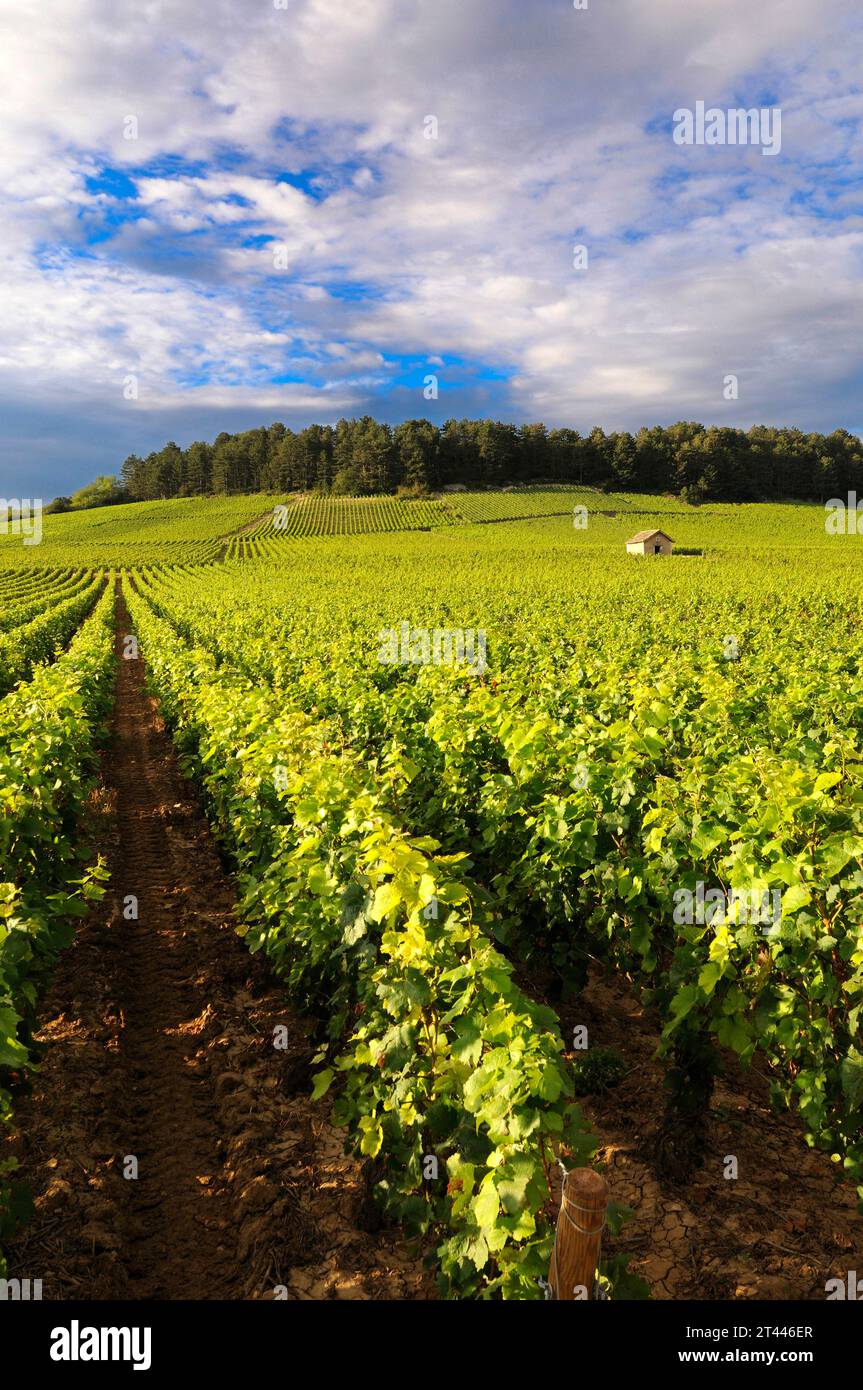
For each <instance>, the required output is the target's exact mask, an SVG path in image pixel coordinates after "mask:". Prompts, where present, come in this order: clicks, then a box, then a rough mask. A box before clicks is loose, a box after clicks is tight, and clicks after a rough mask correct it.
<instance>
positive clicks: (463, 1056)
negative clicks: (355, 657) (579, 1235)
mask: <svg viewBox="0 0 863 1390" xmlns="http://www.w3.org/2000/svg"><path fill="white" fill-rule="evenodd" d="M146 592H148V590H145V593H146ZM128 600H129V607H130V611H131V614H132V617H133V622H134V628H135V631H136V634H137V635H138V638H139V640H140V641H141V642H142V649H143V653H144V655H145V657H146V660H147V662H148V667H149V670H150V673H151V679H152V682H153V687H154V690H155V691H156V693H157V694H158V695H159V697H160V700H161V703H162V708H163V711H164V712H165V714H166V716H167V718H168V720H169V724H170V725H171V727H172V728H173V731H174V734H175V737H176V739H177V741H178V744H179V747H180V749H181V750H182V752H183V754H184V756H185V758H186V760H187V764H188V765H189V766H190V767H191V768H193V769H194V771H195V772H196V774H197V775H198V777H199V778H200V779H201V780H202V782H203V785H204V787H205V788H206V791H207V793H208V796H209V801H210V809H211V815H212V818H213V821H214V824H215V827H216V830H217V833H218V835H219V836H220V838H221V839H222V841H223V843H224V844H225V845H226V847H227V848H228V849H229V851H230V852H231V854H232V855H233V857H234V860H235V863H236V867H237V872H238V881H239V886H240V891H241V894H242V910H243V913H244V916H245V918H246V921H247V923H248V933H247V940H248V943H249V944H250V946H251V947H252V949H253V950H257V949H262V950H264V951H265V952H266V954H267V956H268V957H269V959H270V961H271V962H272V964H273V966H274V968H275V969H276V971H277V972H278V973H279V974H280V975H281V976H282V977H283V978H284V979H285V980H286V981H287V982H288V984H289V987H290V989H291V992H292V995H293V997H294V998H295V999H296V1000H297V1001H299V1002H301V1003H302V1004H304V1005H305V1006H307V1007H309V1008H311V1009H312V1010H317V1011H318V1012H320V1013H322V1014H323V1015H324V1017H325V1018H326V1019H327V1040H328V1041H327V1045H326V1047H325V1048H322V1050H321V1053H320V1054H319V1056H318V1058H317V1060H318V1063H319V1065H320V1067H321V1070H320V1071H319V1073H318V1077H317V1082H316V1094H318V1095H321V1094H323V1093H324V1092H325V1091H326V1090H327V1089H328V1088H329V1086H330V1084H331V1083H332V1082H333V1081H334V1080H335V1079H336V1078H338V1081H339V1089H338V1095H337V1099H336V1102H335V1109H334V1117H335V1118H336V1120H337V1122H338V1123H341V1124H343V1125H345V1126H346V1127H347V1129H348V1131H349V1133H350V1135H351V1137H352V1139H353V1142H354V1144H355V1146H356V1148H357V1150H358V1152H359V1153H361V1154H364V1155H366V1156H367V1157H369V1158H370V1159H372V1160H374V1161H375V1162H376V1164H377V1167H378V1174H379V1178H380V1182H379V1190H380V1191H381V1193H382V1194H383V1195H384V1196H385V1198H386V1200H387V1203H388V1206H389V1208H390V1210H391V1211H392V1212H393V1213H394V1214H395V1215H397V1216H399V1217H400V1218H401V1219H402V1220H403V1221H405V1222H406V1223H407V1224H408V1225H409V1226H410V1227H411V1228H413V1229H415V1230H418V1231H425V1230H429V1229H431V1230H432V1231H434V1232H435V1233H436V1234H437V1235H438V1237H439V1241H440V1243H439V1247H438V1255H439V1259H440V1269H441V1272H442V1277H443V1279H444V1280H445V1283H446V1285H447V1287H448V1288H449V1289H450V1290H452V1291H455V1292H458V1293H461V1294H466V1293H472V1292H481V1293H483V1294H485V1295H489V1294H492V1293H494V1292H499V1293H501V1294H502V1295H503V1296H504V1297H517V1298H536V1297H540V1296H541V1291H540V1287H539V1284H538V1282H537V1281H538V1280H539V1278H541V1277H544V1276H545V1274H546V1273H547V1269H548V1260H549V1254H550V1248H551V1238H552V1232H553V1215H554V1212H553V1208H552V1206H551V1205H550V1187H549V1178H550V1173H551V1171H552V1169H553V1167H554V1161H555V1158H556V1155H557V1154H558V1153H559V1152H560V1150H561V1146H563V1148H564V1151H565V1152H567V1153H568V1154H569V1155H570V1158H571V1161H572V1162H575V1163H579V1162H583V1161H585V1160H586V1159H587V1158H588V1157H589V1156H590V1154H591V1153H592V1152H593V1150H594V1148H595V1143H596V1141H595V1140H594V1139H593V1138H592V1136H591V1135H590V1134H589V1133H587V1132H586V1130H585V1128H584V1124H583V1122H582V1120H581V1117H580V1114H579V1111H578V1107H577V1106H576V1105H574V1104H573V1102H572V1100H571V1096H572V1083H571V1080H570V1078H569V1076H568V1072H567V1068H566V1066H565V1065H564V1063H563V1061H562V1057H561V1054H562V1051H563V1045H562V1042H561V1039H560V1036H559V1034H558V1032H557V1029H556V1026H555V1020H554V1017H553V1015H552V1014H551V1013H550V1012H549V1011H548V1010H547V1009H543V1008H540V1007H538V1006H537V1005H536V1004H534V1003H532V1002H531V1001H530V1000H529V999H528V998H526V997H525V995H524V994H522V992H521V991H520V990H519V989H518V987H517V986H516V985H515V984H514V982H513V978H512V966H511V965H510V963H509V962H508V961H507V960H506V959H505V958H504V957H503V956H502V955H501V954H500V953H499V952H498V951H497V950H496V948H495V947H494V945H493V943H492V941H491V939H490V937H489V934H488V925H489V918H488V913H487V909H486V906H485V898H484V894H483V893H482V892H481V891H479V890H478V889H477V887H476V886H475V885H474V884H473V883H472V881H471V879H470V878H469V877H468V872H469V869H470V861H469V859H468V858H467V856H466V855H465V854H464V853H463V852H456V853H453V854H447V855H444V856H442V855H440V854H439V853H438V846H437V843H436V841H435V840H434V839H432V838H429V837H428V836H422V835H407V834H405V832H404V829H403V828H402V826H401V824H400V822H399V819H398V816H397V813H396V812H395V811H394V810H393V807H394V806H396V805H397V804H398V801H399V799H400V797H401V796H402V795H403V793H404V791H405V790H406V788H407V786H408V783H409V781H410V777H411V775H412V774H411V770H410V768H409V767H407V766H404V767H403V766H401V765H399V764H398V763H397V762H392V763H391V764H390V765H389V767H388V768H387V770H386V773H385V774H384V775H383V776H380V775H378V776H376V775H375V770H374V769H370V768H369V766H368V765H367V763H366V761H365V760H364V759H363V758H362V757H361V756H357V755H355V754H353V753H351V752H349V751H348V750H340V749H339V734H338V730H337V729H336V728H335V726H334V725H333V723H332V722H331V721H328V720H325V719H319V718H315V717H314V715H309V714H306V713H304V712H303V711H301V710H300V709H299V708H297V707H296V706H295V705H292V703H291V702H290V700H289V699H288V698H287V697H286V695H285V693H284V692H282V693H281V694H280V695H279V696H278V697H276V696H274V695H273V694H272V693H270V692H268V691H266V690H262V689H261V688H260V687H259V686H257V685H255V684H253V683H252V682H251V681H250V680H249V679H248V678H247V677H245V676H243V675H242V674H241V673H240V672H238V671H237V669H236V668H235V667H234V666H233V665H232V664H230V663H229V662H227V661H223V662H221V663H220V664H217V663H216V661H215V660H214V658H213V656H212V655H211V654H210V653H209V652H208V651H206V650H205V649H202V648H200V647H196V646H194V645H189V644H187V643H186V642H185V641H184V640H183V638H182V636H180V635H179V634H178V632H177V631H176V630H175V628H174V627H173V626H172V625H171V624H170V623H168V622H166V621H165V620H164V619H163V618H161V617H160V616H159V615H158V614H157V612H156V611H155V609H154V608H153V607H152V606H151V604H150V603H149V601H148V598H147V597H146V596H145V594H143V593H140V592H138V591H137V590H136V591H134V592H132V591H130V593H129V595H128ZM325 1064H326V1065H325ZM429 1159H434V1160H435V1161H436V1162H437V1163H439V1164H440V1168H441V1170H442V1171H441V1173H440V1175H439V1176H438V1175H437V1174H435V1175H434V1176H432V1174H431V1173H430V1171H429V1168H428V1160H429ZM622 1263H623V1262H622ZM622 1263H621V1268H620V1269H616V1270H614V1271H613V1273H614V1275H615V1277H616V1278H617V1281H618V1287H620V1284H621V1282H622V1280H623V1279H624V1278H625V1275H624V1274H623V1269H622Z"/></svg>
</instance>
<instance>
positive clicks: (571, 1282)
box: [548, 1168, 608, 1302]
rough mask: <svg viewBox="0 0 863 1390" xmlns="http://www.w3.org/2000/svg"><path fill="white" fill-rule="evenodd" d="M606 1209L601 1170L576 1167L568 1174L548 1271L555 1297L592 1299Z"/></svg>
mask: <svg viewBox="0 0 863 1390" xmlns="http://www.w3.org/2000/svg"><path fill="white" fill-rule="evenodd" d="M607 1209H608V1184H607V1183H606V1181H605V1178H604V1177H602V1175H601V1174H600V1173H595V1172H594V1171H593V1169H592V1168H574V1169H573V1170H572V1172H571V1173H567V1174H566V1177H565V1178H564V1180H563V1193H562V1195H561V1200H560V1215H559V1216H558V1218H557V1231H556V1232H555V1237H554V1249H553V1251H552V1253H551V1266H550V1268H549V1272H548V1282H549V1284H550V1285H551V1296H552V1298H554V1299H559V1300H562V1301H569V1302H575V1301H576V1300H577V1299H583V1298H584V1297H585V1296H586V1297H587V1298H593V1296H594V1292H593V1291H594V1284H595V1282H596V1267H597V1265H598V1264H599V1247H600V1245H601V1244H602V1233H603V1231H604V1230H605V1214H606V1211H607Z"/></svg>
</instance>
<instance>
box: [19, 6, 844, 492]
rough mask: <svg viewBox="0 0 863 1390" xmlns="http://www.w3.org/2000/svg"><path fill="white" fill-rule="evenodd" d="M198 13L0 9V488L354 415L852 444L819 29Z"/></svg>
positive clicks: (221, 9)
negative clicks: (735, 118) (763, 428)
mask: <svg viewBox="0 0 863 1390" xmlns="http://www.w3.org/2000/svg"><path fill="white" fill-rule="evenodd" d="M205 10H206V22H202V9H201V6H200V5H198V4H192V3H191V2H190V0H151V2H150V3H149V4H148V5H147V6H139V7H128V8H124V11H123V22H122V24H121V25H120V24H118V23H117V11H116V7H115V6H114V5H113V4H112V3H108V0H63V3H62V4H61V3H59V0H54V2H53V3H45V4H43V5H40V6H38V7H34V6H33V5H32V4H31V3H30V0H5V3H4V6H3V8H2V11H0V77H2V81H0V121H2V127H3V137H4V138H3V140H2V141H0V233H2V238H3V247H4V256H3V269H2V271H0V275H2V277H3V313H2V315H0V493H2V494H4V495H6V496H9V497H12V496H34V495H37V496H38V495H44V496H46V497H48V496H53V495H54V494H55V493H57V492H68V491H71V490H72V489H73V488H74V487H76V486H78V485H80V484H81V483H82V482H84V481H86V480H87V479H88V478H90V477H92V476H93V475H94V474H95V473H97V472H102V471H110V472H113V471H115V470H116V469H117V468H118V467H119V465H120V463H121V462H122V460H123V458H124V457H125V455H126V454H127V453H130V452H137V453H143V452H147V451H148V450H150V449H152V448H156V447H159V446H160V445H161V444H162V443H164V442H165V440H166V439H168V438H174V439H176V440H177V441H178V442H179V443H181V444H185V443H188V442H189V441H190V440H191V439H193V438H202V437H203V438H213V437H214V436H215V435H216V434H217V433H218V432H219V430H222V429H229V430H230V429H241V428H247V427H250V426H252V425H256V424H260V423H269V422H270V421H272V420H275V419H281V420H284V421H285V422H286V423H287V424H290V425H292V426H294V427H300V426H302V425H304V424H307V423H309V422H310V421H313V420H322V421H334V420H336V419H337V418H338V416H339V415H342V414H357V413H362V412H365V411H369V412H371V413H374V414H376V415H378V416H379V417H380V418H383V419H387V420H390V421H392V422H396V421H398V420H399V419H403V418H405V417H407V416H413V415H427V416H429V417H430V418H432V419H437V420H444V419H446V418H447V417H448V416H449V415H464V414H470V415H489V414H490V415H495V416H499V417H501V418H506V419H511V420H515V421H532V420H539V419H543V420H545V421H546V422H547V423H548V424H550V425H561V424H568V425H572V426H575V427H576V428H579V429H582V430H589V429H590V428H591V427H592V426H593V425H594V424H602V425H604V426H605V427H606V428H637V427H638V426H639V425H641V424H643V423H648V424H650V423H657V422H659V423H663V422H666V423H667V422H669V421H672V420H675V419H680V418H685V419H701V420H705V421H708V422H717V423H727V424H739V425H743V426H748V425H750V424H752V423H756V422H767V423H781V424H794V425H798V426H800V427H801V428H803V429H822V430H830V429H833V428H836V427H837V426H843V427H845V428H847V429H851V430H855V431H859V430H860V429H861V426H863V408H861V404H860V400H861V393H860V384H861V372H863V335H861V333H860V330H859V325H860V323H861V321H863V314H861V309H863V304H861V271H863V220H861V219H863V179H861V117H863V62H861V58H863V17H861V16H860V15H859V13H857V12H855V3H852V0H824V2H823V3H820V4H819V5H818V6H813V5H812V4H811V3H809V0H761V3H759V5H758V6H757V7H756V6H753V5H752V4H751V0H724V3H722V4H721V5H720V4H711V3H707V0H653V2H652V3H651V4H650V5H645V4H644V3H643V0H641V2H640V0H616V3H614V4H611V3H607V0H605V2H603V0H589V4H588V8H587V9H586V10H575V9H574V8H573V6H572V5H571V4H570V3H569V2H568V0H531V3H530V4H525V3H524V0H470V3H465V0H435V3H433V4H432V3H430V0H351V3H350V4H345V3H344V0H288V4H287V6H286V8H279V9H277V8H276V7H275V4H274V3H272V0H255V3H250V4H246V3H244V4H243V5H241V6H238V5H237V4H236V3H235V0H210V3H208V4H207V6H206V7H205ZM697 101H704V102H705V103H706V104H707V106H708V107H716V108H719V109H723V110H726V109H728V108H730V107H737V106H740V107H746V108H754V107H760V106H770V107H776V108H779V109H780V110H781V113H782V115H781V150H780V152H779V153H778V154H777V155H775V156H772V157H766V156H765V155H763V154H762V151H761V149H760V148H758V147H753V146H741V145H727V144H725V145H721V144H720V145H713V146H708V145H689V146H681V145H678V144H676V143H675V141H674V139H673V129H674V113H675V111H678V110H679V109H681V108H687V109H694V108H695V104H696V102H697ZM432 118H433V119H432ZM430 137H432V138H430ZM576 245H583V246H585V247H586V248H587V265H586V266H583V267H582V268H576V267H575V266H574V263H573V252H574V247H575V246H576ZM432 372H433V373H434V374H435V375H436V376H437V378H438V382H439V396H438V399H437V400H436V401H430V400H427V399H425V398H424V395H423V384H424V380H425V378H426V376H427V375H428V374H429V373H432ZM729 374H734V375H735V376H736V377H737V379H738V394H737V398H736V399H731V400H728V399H726V398H725V395H724V392H723V388H724V383H725V380H726V377H727V376H728V375H729ZM132 381H134V388H135V389H134V391H131V390H130V382H132Z"/></svg>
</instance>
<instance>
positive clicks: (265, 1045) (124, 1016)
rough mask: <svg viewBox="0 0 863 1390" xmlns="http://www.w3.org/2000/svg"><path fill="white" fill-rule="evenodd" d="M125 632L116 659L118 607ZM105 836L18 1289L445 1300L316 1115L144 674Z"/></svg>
mask: <svg viewBox="0 0 863 1390" xmlns="http://www.w3.org/2000/svg"><path fill="white" fill-rule="evenodd" d="M118 619H119V623H118V629H119V630H118V655H119V654H120V650H121V648H120V637H119V633H123V632H128V631H129V620H128V617H127V615H126V612H125V605H124V604H123V602H122V599H121V600H120V601H119V605H118ZM94 820H95V828H94V837H95V839H96V843H97V844H98V845H99V847H100V849H101V850H102V852H103V853H104V854H105V855H106V857H107V861H108V866H109V868H110V871H111V880H110V884H109V891H108V893H107V894H106V896H105V898H104V900H103V901H102V903H101V904H100V905H99V906H98V907H97V908H94V909H93V910H92V911H91V912H90V914H89V916H88V917H87V918H86V919H85V920H84V922H83V923H82V926H81V929H80V930H79V932H78V935H77V937H76V940H75V942H74V944H73V945H72V946H71V947H70V948H69V950H68V951H67V952H66V954H65V956H64V958H63V960H62V961H61V963H60V966H59V967H58V970H57V972H56V975H55V978H54V980H53V983H52V985H51V987H50V989H49V990H48V992H47V995H46V997H45V999H44V1001H43V1005H42V1009H41V1027H40V1032H39V1033H38V1035H37V1036H38V1038H39V1040H40V1041H42V1042H43V1043H45V1044H46V1045H47V1050H46V1054H45V1059H44V1062H43V1063H42V1066H41V1068H40V1071H39V1073H38V1075H37V1077H36V1080H35V1084H34V1088H33V1092H32V1094H31V1095H30V1096H23V1097H19V1098H18V1101H17V1105H16V1122H17V1133H16V1135H15V1136H14V1138H13V1140H12V1141H11V1148H12V1150H13V1151H14V1152H16V1153H17V1155H18V1157H19V1159H20V1162H21V1170H22V1171H21V1176H22V1177H23V1178H24V1179H25V1180H26V1181H27V1182H28V1183H29V1184H30V1187H31V1189H32V1191H33V1194H34V1197H35V1203H36V1216H35V1218H34V1219H33V1220H32V1221H31V1222H29V1223H28V1224H27V1226H25V1227H24V1229H23V1230H22V1232H21V1233H20V1234H19V1235H18V1236H17V1238H16V1239H15V1240H14V1241H12V1242H9V1243H7V1252H8V1255H9V1263H10V1276H12V1277H14V1276H17V1277H19V1278H22V1279H24V1278H31V1279H40V1278H41V1279H42V1281H43V1296H44V1297H45V1298H64V1299H70V1298H82V1299H107V1298H136V1299H224V1298H229V1299H234V1298H236V1299H240V1298H273V1297H274V1296H276V1295H275V1290H276V1289H277V1287H278V1286H284V1287H285V1288H286V1289H287V1296H288V1297H289V1298H301V1299H310V1298H314V1299H369V1298H375V1299H379V1298H398V1299H416V1298H420V1299H421V1298H428V1297H432V1296H433V1294H432V1289H431V1283H430V1280H429V1277H428V1276H427V1275H426V1274H425V1273H424V1270H423V1265H422V1261H421V1258H420V1252H419V1251H417V1250H416V1248H415V1247H412V1246H410V1245H409V1244H408V1242H407V1241H406V1240H405V1239H404V1237H403V1235H401V1234H400V1233H397V1232H392V1231H389V1230H381V1229H379V1227H380V1218H379V1215H378V1213H377V1211H376V1210H375V1208H374V1206H373V1204H372V1202H371V1200H370V1196H369V1193H368V1190H367V1186H366V1183H365V1181H364V1177H363V1172H362V1170H361V1168H360V1166H359V1164H357V1163H356V1162H354V1161H353V1160H352V1159H350V1158H347V1157H345V1155H344V1153H343V1138H342V1134H341V1132H340V1131H338V1130H336V1129H335V1128H334V1127H333V1126H332V1125H331V1124H330V1123H329V1122H328V1118H327V1110H326V1107H325V1106H322V1105H321V1104H313V1103H312V1102H311V1101H310V1100H309V1098H308V1095H309V1079H308V1078H309V1065H308V1063H309V1056H310V1050H311V1049H310V1046H309V1044H308V1042H307V1036H308V1033H309V1025H308V1023H307V1022H305V1021H304V1020H303V1019H301V1018H298V1017H297V1016H296V1015H294V1014H293V1013H291V1011H290V1010H289V1009H287V1008H286V1006H285V993H284V988H283V987H282V986H280V985H279V984H278V983H277V982H275V981H274V980H273V979H272V978H271V976H270V975H269V973H268V971H267V969H266V966H265V965H264V964H263V962H261V961H259V960H258V959H257V958H253V957H250V956H249V953H248V951H247V950H246V948H245V946H244V945H243V944H242V942H241V941H240V939H239V938H238V937H237V936H236V934H235V930H234V928H235V916H234V912H235V898H234V894H233V890H232V887H231V883H230V880H229V878H228V877H227V876H226V874H225V872H224V870H223V868H222V866H221V863H220V860H219V857H218V854H217V852H216V849H215V846H214V844H213V841H212V838H211V836H210V832H209V829H208V826H207V822H206V819H205V818H204V816H203V813H202V811H201V809H200V806H199V805H198V803H197V801H196V799H195V797H194V794H193V792H192V789H191V786H190V784H189V783H187V782H186V781H184V779H183V778H182V776H181V774H180V772H179V769H178V766H177V762H176V757H175V754H174V751H173V746H172V744H171V742H170V739H169V738H168V736H167V734H166V733H165V730H164V728H163V726H162V723H161V720H160V719H159V716H158V713H157V708H156V704H155V702H154V701H153V700H152V699H151V698H149V697H148V696H147V694H146V691H145V688H144V670H143V663H142V662H141V661H124V660H122V659H121V660H120V662H119V670H118V678H117V701H116V708H115V714H114V722H113V729H112V736H111V741H110V746H109V747H108V749H107V750H106V753H105V756H104V759H103V768H102V788H101V790H100V792H99V794H98V795H97V797H96V798H95V805H94ZM131 894H134V895H135V896H136V897H137V900H138V916H137V920H126V916H125V915H124V906H125V902H126V899H127V895H131ZM279 1026H284V1027H285V1028H287V1035H288V1041H289V1046H288V1048H287V1049H286V1050H280V1049H277V1048H276V1046H275V1045H274V1030H275V1029H276V1028H277V1027H279ZM127 1156H134V1158H135V1159H137V1164H138V1176H137V1178H131V1177H129V1178H127V1177H125V1176H124V1166H127ZM279 1296H284V1295H283V1294H281V1293H280V1294H279Z"/></svg>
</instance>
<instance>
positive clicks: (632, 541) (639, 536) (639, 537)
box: [626, 531, 674, 545]
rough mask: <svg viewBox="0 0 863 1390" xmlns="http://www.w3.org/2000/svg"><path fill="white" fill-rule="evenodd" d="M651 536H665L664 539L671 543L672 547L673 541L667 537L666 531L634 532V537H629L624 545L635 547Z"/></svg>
mask: <svg viewBox="0 0 863 1390" xmlns="http://www.w3.org/2000/svg"><path fill="white" fill-rule="evenodd" d="M652 536H665V539H666V540H667V541H671V544H672V545H674V541H673V540H672V538H671V536H669V535H668V533H667V531H636V533H635V535H634V536H630V538H629V540H628V541H627V542H626V544H627V545H636V544H638V542H639V541H649V540H650V539H651V537H652Z"/></svg>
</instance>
